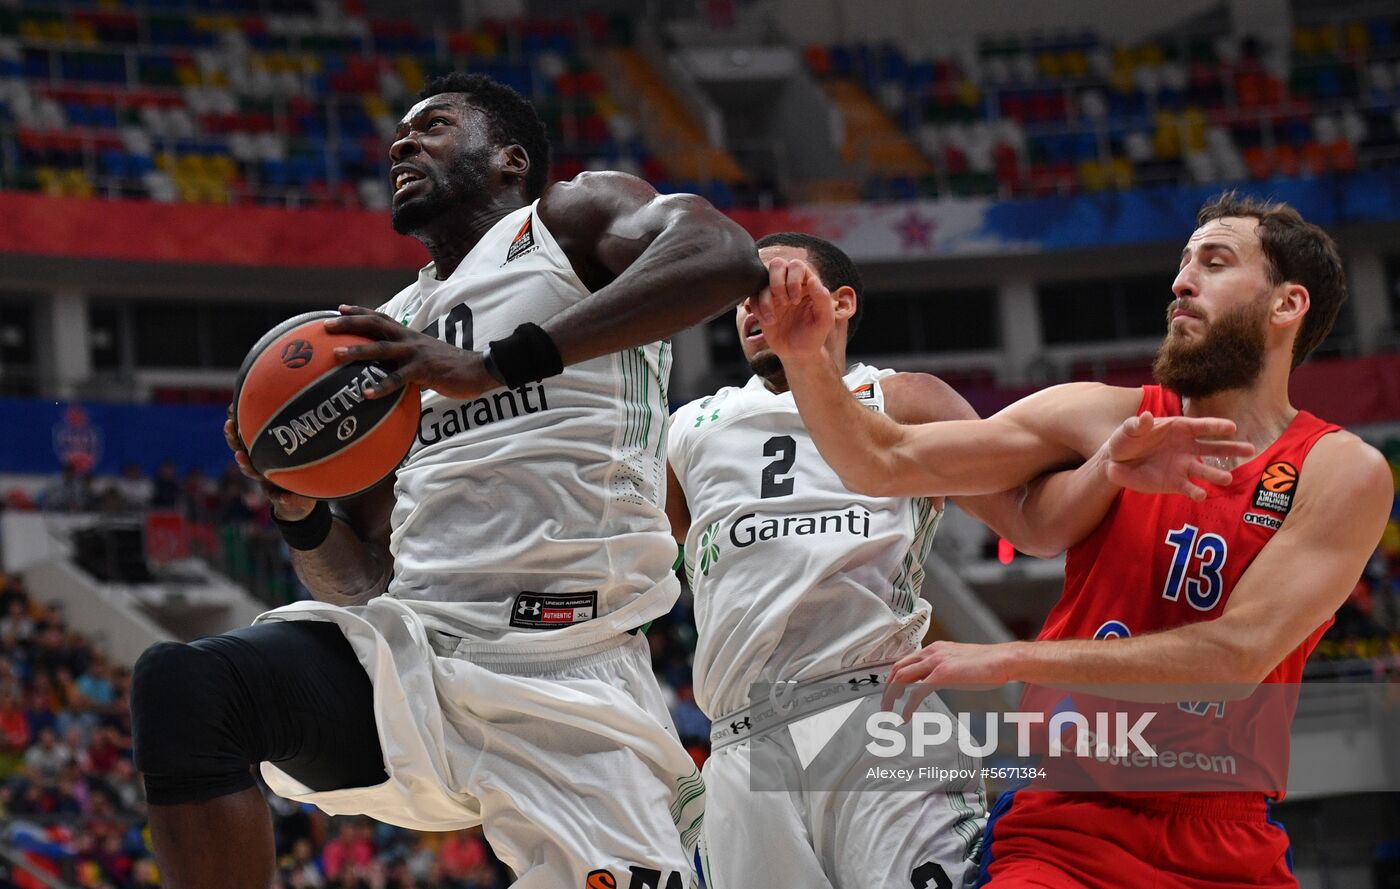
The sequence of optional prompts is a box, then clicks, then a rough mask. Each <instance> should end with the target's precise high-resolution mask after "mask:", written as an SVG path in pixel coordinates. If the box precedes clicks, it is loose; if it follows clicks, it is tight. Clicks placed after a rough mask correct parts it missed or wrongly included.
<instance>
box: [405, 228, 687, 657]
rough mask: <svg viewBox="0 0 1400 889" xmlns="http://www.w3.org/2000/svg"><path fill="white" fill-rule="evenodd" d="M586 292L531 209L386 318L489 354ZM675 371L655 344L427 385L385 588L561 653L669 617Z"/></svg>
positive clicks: (478, 628) (436, 617) (420, 286)
mask: <svg viewBox="0 0 1400 889" xmlns="http://www.w3.org/2000/svg"><path fill="white" fill-rule="evenodd" d="M588 295H589V292H588V289H587V288H586V287H585V286H584V284H583V282H582V281H580V280H579V279H578V276H577V275H576V274H575V273H574V270H573V267H572V266H571V265H570V264H569V260H568V258H567V257H566V256H565V255H564V251H563V250H562V249H561V248H560V247H559V245H558V243H556V242H555V240H554V238H553V236H552V235H551V234H550V233H549V231H548V229H546V228H545V226H544V225H543V223H541V221H540V219H539V216H538V215H536V213H535V205H533V204H532V205H531V206H528V207H522V208H520V209H519V210H517V211H515V212H513V213H511V214H510V215H509V216H506V217H505V218H504V219H502V220H501V221H500V222H498V223H496V225H495V226H494V227H492V228H491V230H490V231H488V232H487V233H486V234H485V236H483V237H482V239H481V241H480V243H478V244H477V245H476V246H475V247H474V248H473V249H472V251H471V252H470V253H469V254H467V256H466V258H465V259H463V260H462V263H461V265H459V266H458V267H457V269H456V271H454V272H453V273H452V276H451V277H449V278H448V279H447V280H445V281H438V280H437V279H436V278H434V268H433V266H432V265H429V266H428V267H427V268H425V269H423V270H422V271H421V272H419V274H418V281H417V283H415V284H413V285H411V286H409V287H407V288H405V289H404V290H403V291H402V292H400V293H399V294H398V295H397V296H395V297H394V298H393V299H391V300H390V301H389V302H388V303H386V304H385V305H384V306H383V307H382V308H381V309H380V311H382V312H384V313H385V314H387V315H389V316H391V317H393V318H395V319H397V320H398V321H400V322H401V323H403V324H406V325H407V326H408V327H411V328H413V329H414V330H421V331H425V332H427V333H428V334H429V335H431V336H436V337H438V338H440V339H444V340H446V341H447V342H449V343H452V344H453V345H456V346H460V347H462V348H466V349H478V350H480V349H483V348H485V347H486V344H487V343H488V342H490V341H491V340H498V339H502V338H504V337H506V336H507V335H509V334H510V333H511V332H513V331H514V330H515V328H516V326H517V325H520V324H523V323H525V322H527V321H533V322H535V323H542V322H544V321H546V320H548V319H549V318H551V317H553V316H554V315H557V314H558V313H559V312H561V311H563V310H564V309H567V308H568V307H569V306H572V305H574V304H575V303H577V302H578V301H579V300H582V299H584V298H585V297H587V296H588ZM670 364H671V350H670V344H669V343H653V344H651V345H648V346H644V347H639V348H634V349H628V350H626V351H623V352H618V353H614V354H612V355H606V356H603V357H601V358H595V359H592V360H590V361H585V362H582V363H580V364H575V365H573V366H570V367H567V368H565V369H564V372H563V373H562V374H560V375H558V376H554V377H550V378H549V379H546V380H544V381H542V382H539V383H530V384H527V385H525V386H521V387H519V388H517V389H505V388H496V389H493V390H491V391H488V392H485V393H483V394H482V395H481V396H480V397H479V398H475V399H472V400H469V401H455V400H452V399H449V398H445V397H443V396H442V395H439V394H438V393H437V392H434V391H432V390H424V391H423V399H422V415H421V417H420V420H419V428H418V437H417V440H416V441H415V442H414V443H413V447H412V449H411V450H410V451H409V454H408V457H407V458H406V459H405V460H404V463H403V465H402V466H401V467H400V468H399V472H398V482H397V484H396V486H395V493H396V495H397V502H396V503H395V506H394V511H393V517H392V528H393V534H392V538H391V542H390V548H391V550H392V552H393V554H394V577H393V580H392V581H391V583H390V585H389V593H388V594H389V595H391V596H395V597H397V598H399V599H401V600H405V601H408V602H411V603H412V607H413V608H414V610H415V611H417V612H418V613H420V614H421V615H423V617H424V620H425V622H426V623H428V624H429V625H430V626H431V627H432V628H434V629H439V630H442V631H444V632H449V633H453V634H455V635H460V636H465V637H469V638H474V639H479V640H482V641H487V642H507V643H528V642H530V641H532V640H539V639H541V638H542V637H543V638H547V639H548V640H549V641H548V644H550V645H551V646H572V645H576V644H587V643H588V642H590V641H592V640H596V639H599V638H603V637H605V636H608V635H615V634H617V633H619V632H623V631H627V630H631V629H634V628H636V627H638V626H640V625H641V624H643V623H645V622H646V621H649V620H652V619H653V618H655V617H658V616H660V615H662V614H665V613H666V612H667V611H668V610H670V608H671V606H672V604H674V602H675V599H676V596H677V595H678V593H679V586H680V585H679V583H678V582H677V581H676V579H675V577H674V575H673V574H672V573H671V565H672V563H673V562H674V560H675V553H676V545H675V541H674V540H673V539H672V538H671V536H670V534H669V533H668V527H669V525H668V523H667V521H666V516H665V513H664V512H663V510H662V498H663V497H664V495H665V475H664V470H665V464H664V462H663V461H664V459H665V447H666V444H665V442H666V413H667V401H666V381H667V378H668V375H669V373H670Z"/></svg>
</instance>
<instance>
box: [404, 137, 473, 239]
mask: <svg viewBox="0 0 1400 889" xmlns="http://www.w3.org/2000/svg"><path fill="white" fill-rule="evenodd" d="M494 153H495V149H494V148H491V147H486V146H483V147H481V148H475V149H469V150H467V151H465V152H463V153H462V155H461V156H460V157H459V158H458V160H457V163H456V164H454V165H453V168H451V169H448V170H447V171H446V172H445V173H444V174H443V175H442V176H441V178H433V181H432V188H431V189H430V190H429V191H428V193H427V194H426V195H424V196H422V197H420V198H417V199H416V200H411V201H407V202H406V203H404V204H400V205H396V206H394V207H393V213H392V221H393V225H394V231H396V232H398V233H399V234H401V235H410V234H413V233H415V232H421V231H423V230H424V229H426V228H428V227H429V226H431V225H432V224H433V223H434V222H436V221H437V220H438V219H440V218H441V217H442V216H444V215H445V214H447V213H448V212H450V211H452V210H455V209H457V208H459V207H461V206H462V205H463V204H464V203H466V202H467V201H468V200H470V199H471V198H472V197H473V196H478V195H480V196H484V195H485V194H486V193H487V191H488V187H489V185H490V174H489V172H488V171H489V170H490V169H491V156H492V154H494Z"/></svg>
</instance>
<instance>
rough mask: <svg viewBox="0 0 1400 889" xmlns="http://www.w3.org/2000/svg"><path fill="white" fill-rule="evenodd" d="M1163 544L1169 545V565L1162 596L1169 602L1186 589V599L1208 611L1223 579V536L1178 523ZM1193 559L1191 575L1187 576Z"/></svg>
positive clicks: (1222, 589) (1225, 552)
mask: <svg viewBox="0 0 1400 889" xmlns="http://www.w3.org/2000/svg"><path fill="white" fill-rule="evenodd" d="M1165 542H1166V544H1167V545H1168V546H1170V547H1172V549H1173V552H1172V567H1171V572H1170V573H1169V574H1168V575H1167V584H1166V586H1164V587H1163V588H1162V598H1163V599H1168V600H1170V601H1172V602H1175V601H1177V600H1178V599H1179V598H1180V597H1181V593H1182V590H1183V589H1184V590H1185V592H1186V602H1187V604H1189V605H1190V606H1191V607H1192V608H1194V609H1196V610H1197V611H1209V610H1210V609H1212V608H1214V607H1215V606H1216V605H1217V604H1219V602H1220V596H1221V594H1222V593H1224V592H1225V581H1224V580H1223V579H1222V578H1221V577H1220V572H1221V570H1222V569H1223V568H1224V567H1225V557H1226V556H1227V555H1228V554H1229V546H1228V545H1227V544H1226V543H1225V538H1223V537H1221V536H1220V535H1219V534H1211V533H1209V532H1207V533H1205V534H1202V533H1201V529H1200V528H1197V527H1196V526H1195V525H1189V524H1188V525H1182V526H1181V527H1180V528H1177V529H1176V530H1175V531H1171V532H1169V533H1168V534H1167V539H1166V541H1165ZM1193 562H1195V566H1196V571H1195V576H1194V577H1188V576H1187V574H1188V573H1189V569H1190V568H1191V566H1192V563H1193Z"/></svg>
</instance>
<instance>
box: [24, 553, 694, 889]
mask: <svg viewBox="0 0 1400 889" xmlns="http://www.w3.org/2000/svg"><path fill="white" fill-rule="evenodd" d="M649 638H650V640H651V646H652V652H653V658H654V662H655V665H656V669H657V674H658V676H660V677H661V678H662V684H663V688H664V690H665V692H666V694H667V696H668V697H669V698H670V701H671V704H672V707H673V711H674V713H675V716H676V721H677V725H678V726H679V727H680V728H681V734H682V737H683V738H684V739H685V741H686V744H687V747H688V748H689V749H690V750H691V753H692V755H693V756H695V757H696V761H697V763H699V762H703V760H704V758H705V756H706V755H708V750H709V723H708V721H707V720H706V719H705V717H704V716H703V714H701V713H700V711H699V709H698V708H697V707H696V706H695V702H694V697H693V695H692V693H691V690H690V659H691V655H692V653H693V651H694V638H695V635H694V620H693V617H692V616H691V614H690V612H689V610H688V608H687V607H685V606H684V605H681V606H677V609H676V610H675V611H674V612H673V613H672V615H670V616H669V617H667V618H663V619H662V620H660V621H658V622H657V624H656V625H654V626H653V628H652V630H651V632H650V635H649ZM130 686H131V674H130V671H129V670H128V669H126V668H125V667H122V666H117V665H112V664H109V663H108V662H107V661H106V660H105V659H104V658H103V657H102V655H101V654H100V653H99V652H97V651H96V650H94V647H93V645H92V644H91V642H90V640H88V639H87V638H85V637H84V636H82V635H81V634H78V633H76V632H73V631H71V630H70V629H69V628H68V627H67V625H66V623H65V620H64V614H63V610H62V608H61V607H59V606H56V605H48V606H45V605H41V604H39V603H37V602H35V601H33V600H32V599H31V598H30V596H29V594H28V592H27V591H26V589H25V585H24V583H23V581H22V580H21V579H20V578H18V577H14V576H5V575H0V825H3V827H0V847H3V846H8V847H10V848H12V849H13V850H15V851H16V852H17V853H18V854H19V855H20V856H21V857H22V858H23V860H24V862H25V864H26V866H27V867H28V868H29V869H32V870H36V871H39V872H41V873H44V874H48V875H49V876H51V877H55V878H58V879H61V880H65V881H67V882H69V883H71V884H73V885H76V886H79V887H82V889H149V887H155V886H159V885H160V874H159V870H158V868H157V867H156V864H155V859H154V856H153V854H152V852H151V847H150V836H149V833H148V831H147V830H146V829H145V796H144V790H143V787H142V783H141V779H140V775H139V774H138V773H137V772H136V769H135V767H134V765H133V763H132V755H131V718H130V715H129V713H128V700H129V698H128V695H129V692H130ZM265 792H266V791H265ZM267 796H268V801H269V803H270V804H271V806H272V811H273V824H274V836H275V841H276V845H277V856H278V870H277V875H276V877H275V879H274V880H273V883H272V885H271V887H270V889H497V887H504V886H506V885H508V884H509V882H510V874H509V871H508V869H507V868H506V867H505V866H504V865H503V864H501V862H500V861H499V860H497V859H496V857H495V856H494V855H493V854H492V852H491V850H490V847H489V846H488V845H487V844H486V842H485V839H484V837H483V836H482V834H481V831H480V830H471V831H462V832H458V833H450V834H431V833H416V832H413V831H408V830H403V829H401V828H396V827H392V826H389V825H385V824H378V823H375V822H373V821H370V820H368V819H363V818H330V817H328V816H326V815H324V814H323V813H321V812H320V811H319V810H317V809H315V808H314V807H311V806H304V805H301V804H298V803H294V802H290V801H287V800H282V799H279V798H277V797H275V796H272V795H271V794H270V793H269V794H267ZM43 886H44V884H43V882H42V881H40V880H39V879H38V878H36V877H34V876H33V875H32V874H30V873H27V872H26V869H25V868H22V867H17V866H13V865H11V864H9V863H8V862H6V861H5V860H4V859H3V858H0V889H43Z"/></svg>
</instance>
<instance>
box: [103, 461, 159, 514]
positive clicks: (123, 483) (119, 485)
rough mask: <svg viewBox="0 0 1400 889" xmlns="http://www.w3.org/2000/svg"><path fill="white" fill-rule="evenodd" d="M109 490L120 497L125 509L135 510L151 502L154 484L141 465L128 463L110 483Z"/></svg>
mask: <svg viewBox="0 0 1400 889" xmlns="http://www.w3.org/2000/svg"><path fill="white" fill-rule="evenodd" d="M107 490H108V492H109V493H115V494H116V495H117V496H118V498H120V503H121V504H122V507H123V508H124V509H128V510H134V509H142V508H144V507H145V506H146V504H148V503H150V502H151V496H152V493H153V486H152V484H151V480H150V479H148V478H146V476H145V474H144V473H142V472H141V467H140V466H137V465H136V464H135V463H127V464H126V465H125V466H123V467H122V471H121V475H118V476H117V477H116V478H114V479H112V481H111V482H110V483H108V486H107Z"/></svg>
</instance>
